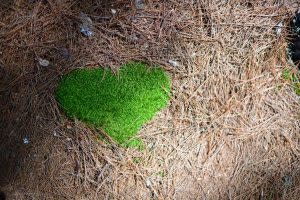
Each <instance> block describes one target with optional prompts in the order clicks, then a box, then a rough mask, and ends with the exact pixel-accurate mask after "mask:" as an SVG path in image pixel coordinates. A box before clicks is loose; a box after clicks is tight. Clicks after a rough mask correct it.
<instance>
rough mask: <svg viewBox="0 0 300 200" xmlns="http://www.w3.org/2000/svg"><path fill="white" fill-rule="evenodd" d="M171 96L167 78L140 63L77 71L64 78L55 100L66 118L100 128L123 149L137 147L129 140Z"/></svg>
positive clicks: (157, 69) (139, 142)
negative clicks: (114, 69) (113, 71)
mask: <svg viewBox="0 0 300 200" xmlns="http://www.w3.org/2000/svg"><path fill="white" fill-rule="evenodd" d="M169 95H170V79H169V76H168V75H167V74H166V73H165V72H164V71H163V70H162V69H161V68H149V67H147V66H146V65H144V64H142V63H129V64H126V65H124V66H122V67H121V68H120V70H119V72H118V74H117V75H114V74H113V73H112V72H111V71H110V70H109V69H103V68H97V69H79V70H75V71H73V72H71V73H70V74H68V75H65V76H64V77H63V78H62V80H61V82H60V84H59V86H58V88H57V91H56V97H57V99H58V101H59V103H60V104H61V106H62V107H63V109H64V110H65V112H66V114H67V115H68V116H69V117H72V118H74V117H76V118H78V119H80V120H82V121H85V122H87V123H89V124H92V125H94V126H97V127H100V128H102V129H103V130H104V131H105V132H106V133H107V134H108V135H110V136H111V137H112V138H113V139H114V140H115V141H117V142H118V143H119V144H121V145H123V146H130V147H138V146H140V145H141V141H140V140H139V139H132V137H133V136H135V135H136V134H137V132H138V131H139V130H140V128H141V127H142V125H143V124H144V123H146V122H147V121H149V120H150V119H151V118H152V117H153V116H154V115H155V114H156V113H157V112H158V111H159V110H161V109H162V108H164V107H165V106H166V105H167V103H168V101H169Z"/></svg>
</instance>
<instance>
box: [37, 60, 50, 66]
mask: <svg viewBox="0 0 300 200" xmlns="http://www.w3.org/2000/svg"><path fill="white" fill-rule="evenodd" d="M38 61H39V64H40V65H41V66H43V67H48V66H49V64H50V62H49V60H46V59H42V58H38Z"/></svg>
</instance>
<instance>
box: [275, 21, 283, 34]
mask: <svg viewBox="0 0 300 200" xmlns="http://www.w3.org/2000/svg"><path fill="white" fill-rule="evenodd" d="M282 27H283V22H282V21H281V22H279V23H278V24H276V26H275V33H276V35H277V36H279V35H281V32H282Z"/></svg>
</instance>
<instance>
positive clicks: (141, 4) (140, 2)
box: [135, 0, 145, 9]
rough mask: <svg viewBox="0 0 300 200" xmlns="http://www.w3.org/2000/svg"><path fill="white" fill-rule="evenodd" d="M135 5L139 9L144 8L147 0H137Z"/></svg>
mask: <svg viewBox="0 0 300 200" xmlns="http://www.w3.org/2000/svg"><path fill="white" fill-rule="evenodd" d="M135 7H136V8H137V9H143V8H144V7H145V1H144V0H135Z"/></svg>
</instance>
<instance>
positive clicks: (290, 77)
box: [282, 69, 300, 95]
mask: <svg viewBox="0 0 300 200" xmlns="http://www.w3.org/2000/svg"><path fill="white" fill-rule="evenodd" d="M282 76H283V78H284V79H285V80H287V81H290V82H291V83H292V86H293V88H294V91H295V93H296V94H297V95H300V80H299V74H297V73H293V72H292V70H290V69H285V70H284V71H283V73H282Z"/></svg>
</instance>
